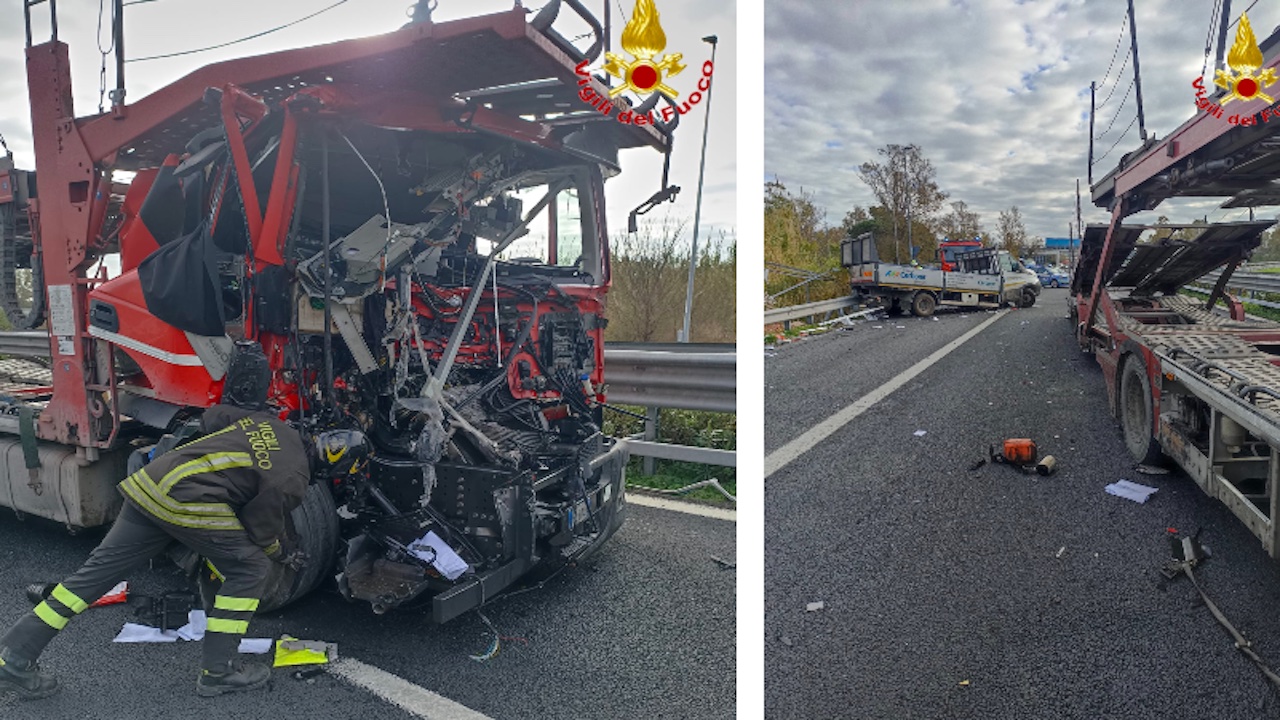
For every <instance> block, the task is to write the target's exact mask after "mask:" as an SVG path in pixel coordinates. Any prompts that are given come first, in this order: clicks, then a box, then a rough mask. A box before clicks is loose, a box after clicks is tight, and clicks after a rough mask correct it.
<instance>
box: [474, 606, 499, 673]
mask: <svg viewBox="0 0 1280 720" xmlns="http://www.w3.org/2000/svg"><path fill="white" fill-rule="evenodd" d="M476 615H479V616H480V619H481V620H483V621H484V624H485V625H488V626H489V629H490V630H492V631H493V642H491V643H489V649H488V650H485V651H484V652H483V653H481V654H479V655H468V656H467V657H469V658H471V659H472V660H474V661H475V662H487V661H489V660H492V659H494V658H495V657H497V656H498V651H499V650H501V649H502V635H501V634H500V633H499V632H498V628H496V627H494V625H493V622H492V621H490V620H489V618H488V617H486V616H485V614H484V613H482V612H480V611H479V610H476Z"/></svg>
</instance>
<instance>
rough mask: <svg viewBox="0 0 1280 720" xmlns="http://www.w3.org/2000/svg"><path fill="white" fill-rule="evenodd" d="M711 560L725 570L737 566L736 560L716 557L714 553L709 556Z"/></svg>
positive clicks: (733, 568) (734, 568)
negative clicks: (731, 560) (730, 560)
mask: <svg viewBox="0 0 1280 720" xmlns="http://www.w3.org/2000/svg"><path fill="white" fill-rule="evenodd" d="M711 560H712V561H713V562H715V564H717V565H719V566H720V567H721V568H723V569H725V570H736V569H737V568H738V563H736V562H729V561H728V560H721V559H720V558H718V557H716V556H715V555H712V556H711Z"/></svg>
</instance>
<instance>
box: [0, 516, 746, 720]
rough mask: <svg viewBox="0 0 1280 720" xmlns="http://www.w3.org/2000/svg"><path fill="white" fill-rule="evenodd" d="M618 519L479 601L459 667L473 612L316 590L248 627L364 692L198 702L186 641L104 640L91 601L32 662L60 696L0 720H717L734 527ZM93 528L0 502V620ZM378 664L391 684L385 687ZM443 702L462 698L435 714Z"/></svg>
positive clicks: (289, 685)
mask: <svg viewBox="0 0 1280 720" xmlns="http://www.w3.org/2000/svg"><path fill="white" fill-rule="evenodd" d="M629 512H630V515H629V517H628V519H627V523H626V525H624V526H623V529H622V530H621V531H619V533H618V534H617V535H616V536H614V538H613V539H612V540H610V541H609V543H608V544H607V545H606V547H605V548H603V549H602V550H601V552H600V553H599V554H597V555H596V556H595V557H594V558H592V559H591V560H589V561H587V562H586V563H584V564H583V565H582V566H581V567H578V568H575V569H572V570H569V571H566V572H564V573H561V574H560V575H558V576H557V577H556V578H554V579H552V580H551V581H550V582H549V583H548V584H547V585H546V587H544V588H542V589H541V590H537V591H533V592H528V593H524V594H521V595H516V596H512V597H510V598H509V599H506V600H499V601H497V602H495V603H493V604H491V605H490V606H489V607H487V608H486V609H485V610H484V613H485V615H486V616H487V617H488V618H489V620H490V621H492V623H493V625H494V627H496V628H497V630H498V632H499V633H500V634H501V636H502V637H503V640H502V644H501V649H500V651H499V652H498V654H497V655H496V656H494V657H493V658H492V659H490V660H488V661H485V662H476V661H473V660H471V659H469V656H470V655H481V654H483V653H484V652H485V651H486V650H488V649H489V647H490V643H491V642H492V639H493V633H492V631H490V630H489V628H488V627H487V626H486V625H485V623H484V622H483V621H482V620H481V619H480V618H479V617H477V615H476V614H475V613H469V614H467V615H465V616H463V617H461V618H458V619H457V620H455V621H453V622H451V623H448V624H446V625H444V626H436V625H432V624H431V623H430V621H429V613H428V612H427V611H426V610H401V611H393V612H391V613H389V614H387V615H385V616H381V617H379V616H375V615H374V614H373V613H372V612H371V611H370V610H369V608H368V606H367V605H359V604H348V603H347V602H346V601H344V600H343V599H342V598H341V597H340V596H339V595H338V594H337V591H336V589H335V588H329V587H325V588H323V589H322V590H320V591H318V592H317V593H316V594H313V595H312V596H310V597H308V598H306V599H304V600H303V601H301V602H300V603H298V604H296V605H294V606H291V607H289V608H286V609H284V610H281V611H278V612H274V613H267V614H265V615H262V616H259V617H258V618H256V619H255V620H254V622H253V623H252V624H251V625H250V629H249V635H250V636H259V637H268V636H269V637H278V636H280V635H281V634H282V633H288V634H290V635H293V636H294V637H298V638H303V639H313V640H326V641H329V642H334V643H337V645H338V651H339V655H340V656H341V657H342V658H348V659H351V660H355V661H356V663H355V664H354V667H355V669H356V672H357V673H358V674H361V675H363V676H371V677H372V678H373V682H372V683H370V685H368V686H361V685H358V684H353V683H351V682H348V681H346V680H343V679H340V678H338V677H336V676H335V675H334V674H332V673H325V674H322V675H320V676H318V677H316V678H313V679H312V681H311V682H307V681H300V680H296V679H294V678H293V677H291V676H290V675H289V674H288V673H287V672H284V671H282V670H277V671H276V673H275V675H274V677H273V679H272V680H271V685H270V689H269V690H268V691H265V692H257V693H253V694H246V695H238V696H237V695H231V696H224V697H220V698H213V699H203V698H198V697H196V694H195V688H194V681H195V672H196V669H197V667H198V665H199V657H200V646H199V643H196V642H191V643H188V642H178V643H175V644H164V645H160V644H148V645H122V644H113V643H112V642H111V640H112V638H113V637H114V636H115V635H116V633H117V632H118V631H119V630H120V628H121V626H122V625H123V623H124V622H126V621H128V620H130V619H131V618H130V611H129V610H128V609H126V608H125V607H123V606H112V607H103V608H91V609H89V610H87V611H86V612H85V613H84V614H83V615H81V616H80V617H79V618H78V619H77V620H75V621H74V622H72V623H71V624H70V625H69V626H68V627H67V629H66V630H65V631H64V632H63V637H59V638H57V639H55V640H54V642H53V644H52V645H50V647H49V649H48V651H46V653H45V655H44V657H43V658H42V664H43V665H44V666H45V667H46V668H47V669H49V670H52V671H54V672H55V673H56V674H57V675H58V676H59V678H60V681H61V682H62V685H63V689H62V691H61V692H60V693H59V694H58V695H56V696H54V697H53V698H50V699H47V700H41V701H36V702H31V703H18V702H17V701H16V700H15V699H13V698H12V697H8V698H5V697H0V717H10V716H12V717H18V716H19V715H18V714H13V715H10V713H17V712H19V711H20V712H21V713H23V714H22V716H23V717H31V718H41V719H42V720H45V719H55V718H75V719H76V720H84V719H86V718H148V719H149V720H161V719H167V718H175V719H176V718H182V719H183V720H190V719H191V718H196V717H235V718H237V720H252V719H254V718H262V719H264V720H268V719H269V720H280V718H312V719H316V718H359V717H377V718H379V720H398V719H399V718H433V719H435V720H458V719H459V718H479V717H484V716H487V717H491V718H513V719H514V718H521V719H524V718H588V717H594V718H650V717H663V718H668V717H670V718H729V717H733V713H734V697H735V686H734V673H735V668H736V659H735V653H736V650H735V633H736V623H735V617H734V603H735V591H734V588H735V581H736V571H734V570H731V569H724V568H722V567H720V566H719V565H717V564H716V563H715V562H714V561H712V560H711V557H712V556H716V557H719V558H722V559H725V560H730V561H732V560H733V559H734V557H735V552H736V551H735V524H734V523H733V522H730V521H726V520H719V519H710V518H706V517H700V516H696V515H690V514H686V513H682V512H674V511H670V510H659V509H654V508H650V507H642V506H640V505H638V504H637V503H636V502H634V501H633V502H632V503H631V506H630V510H629ZM101 534H102V532H101V531H89V532H85V533H82V534H80V535H77V536H74V537H73V536H70V535H68V534H67V533H66V532H65V531H64V530H63V529H62V528H61V526H59V525H56V524H52V523H48V522H44V521H38V520H27V521H26V522H18V521H16V520H15V519H14V517H13V514H12V513H11V512H10V511H9V510H8V509H5V508H0V625H6V626H7V624H8V623H10V622H12V621H13V620H14V619H16V618H17V617H18V616H19V615H20V614H21V613H22V612H24V611H26V610H28V609H30V604H29V603H28V602H27V601H26V600H25V598H24V596H23V592H22V589H23V587H24V586H25V585H26V584H27V583H30V582H35V581H46V580H48V581H56V580H58V579H60V578H62V577H63V576H65V575H67V574H70V573H71V572H72V571H74V570H75V569H76V568H77V567H79V565H80V563H81V562H82V561H83V560H84V558H85V557H87V556H88V554H89V551H90V550H92V549H93V547H94V546H95V545H96V544H97V542H98V540H99V539H100V538H101ZM176 573H177V571H176V568H174V566H173V565H171V564H169V563H167V562H164V561H161V562H157V563H155V565H154V567H153V568H151V569H148V570H144V571H141V572H138V573H135V575H134V577H132V578H130V581H131V582H132V586H133V589H134V592H136V593H144V594H151V595H155V594H159V593H162V592H164V591H166V590H170V589H181V588H183V582H182V579H181V578H180V577H178V575H177V574H176ZM386 673H390V674H391V676H395V678H392V681H393V682H391V683H388V682H385V679H386V678H387V677H390V676H388V675H386ZM396 678H399V679H398V680H397V679H396ZM404 681H407V683H411V684H412V685H408V686H406V685H404ZM413 686H417V687H416V688H415V687H413ZM405 687H408V688H409V690H410V691H412V692H409V693H408V694H407V695H408V704H409V706H410V708H411V709H403V708H401V707H397V706H396V705H395V704H392V703H390V702H387V701H386V700H385V698H386V697H388V696H393V695H397V692H399V695H398V697H401V698H402V699H403V698H404V697H405V696H406V693H405V692H404V688H405ZM419 689H425V690H426V691H430V692H429V693H423V692H422V691H421V690H419ZM414 693H418V695H427V696H429V697H427V698H426V699H425V700H423V699H422V697H417V696H415V695H414ZM431 693H434V694H435V696H430V694H431ZM437 696H438V697H437ZM440 697H442V698H447V700H441V699H439V698H440ZM433 698H434V699H433ZM448 701H452V702H454V703H458V704H460V706H462V707H461V708H458V707H457V706H453V708H452V709H451V708H450V707H449V706H448V705H449V702H448ZM467 709H470V710H471V711H474V712H475V713H480V715H475V714H469V713H468V712H467V711H466V710H467Z"/></svg>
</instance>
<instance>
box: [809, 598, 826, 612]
mask: <svg viewBox="0 0 1280 720" xmlns="http://www.w3.org/2000/svg"><path fill="white" fill-rule="evenodd" d="M824 607H826V604H825V603H824V602H822V601H821V600H819V601H817V602H811V603H809V604H808V605H805V606H804V609H805V610H807V611H808V612H817V611H819V610H821V609H822V608H824Z"/></svg>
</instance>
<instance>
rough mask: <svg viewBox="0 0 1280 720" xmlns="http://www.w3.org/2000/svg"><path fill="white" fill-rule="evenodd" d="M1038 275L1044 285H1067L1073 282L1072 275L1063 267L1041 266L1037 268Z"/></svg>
mask: <svg viewBox="0 0 1280 720" xmlns="http://www.w3.org/2000/svg"><path fill="white" fill-rule="evenodd" d="M1036 277H1039V278H1040V284H1041V285H1043V286H1044V287H1055V288H1056V287H1066V286H1068V285H1070V284H1071V276H1070V275H1069V274H1067V272H1066V271H1065V270H1063V269H1062V268H1053V267H1041V268H1040V269H1038V270H1036Z"/></svg>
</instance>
